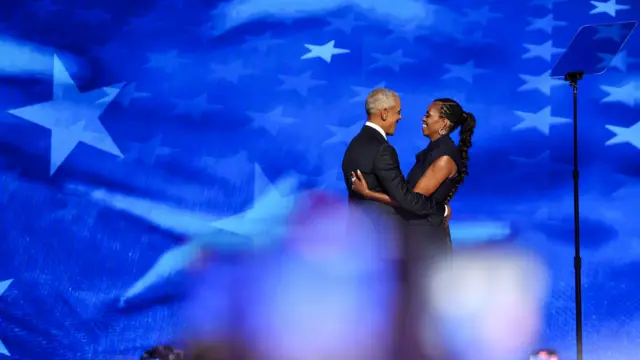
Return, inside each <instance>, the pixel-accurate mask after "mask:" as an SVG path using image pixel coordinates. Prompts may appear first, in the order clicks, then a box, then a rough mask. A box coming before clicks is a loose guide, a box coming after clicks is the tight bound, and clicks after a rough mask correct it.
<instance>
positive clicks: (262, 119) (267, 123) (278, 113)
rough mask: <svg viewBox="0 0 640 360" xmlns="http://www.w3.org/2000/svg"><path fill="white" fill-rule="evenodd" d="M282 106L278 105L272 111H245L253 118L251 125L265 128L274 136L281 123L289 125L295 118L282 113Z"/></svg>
mask: <svg viewBox="0 0 640 360" xmlns="http://www.w3.org/2000/svg"><path fill="white" fill-rule="evenodd" d="M283 112H284V107H282V106H278V107H277V108H275V109H273V110H272V111H270V112H268V113H265V114H261V113H256V112H251V111H249V112H247V114H248V115H249V116H251V117H252V118H253V119H254V122H253V126H254V127H261V128H263V129H266V130H267V131H268V132H269V133H270V134H271V135H273V136H276V135H277V134H278V131H279V130H280V127H281V126H282V125H289V124H292V123H294V122H295V121H296V120H295V119H293V118H290V117H286V116H284V115H283Z"/></svg>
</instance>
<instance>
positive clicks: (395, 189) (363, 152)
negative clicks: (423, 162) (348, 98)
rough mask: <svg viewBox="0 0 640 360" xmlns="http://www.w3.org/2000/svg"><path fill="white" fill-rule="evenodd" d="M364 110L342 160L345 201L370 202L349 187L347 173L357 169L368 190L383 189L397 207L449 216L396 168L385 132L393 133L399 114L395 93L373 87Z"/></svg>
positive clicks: (446, 209)
mask: <svg viewBox="0 0 640 360" xmlns="http://www.w3.org/2000/svg"><path fill="white" fill-rule="evenodd" d="M365 110H366V112H367V122H366V123H365V125H364V127H363V128H362V130H361V131H360V132H359V133H358V135H356V136H355V137H354V138H353V140H351V143H349V146H348V147H347V150H346V151H345V153H344V158H343V160H342V172H343V174H344V179H345V185H346V186H347V191H348V192H349V201H350V202H355V203H358V202H359V203H364V202H369V203H370V202H371V201H369V200H367V199H365V198H363V197H362V196H360V195H359V194H358V193H357V192H355V191H354V190H353V189H352V188H351V185H352V182H353V181H352V180H351V173H352V172H355V171H356V170H360V172H361V173H362V175H363V176H364V178H365V180H366V181H367V184H368V185H369V188H370V189H371V190H373V191H377V192H383V193H386V194H387V195H389V197H390V198H391V199H392V200H393V201H395V202H396V204H397V205H398V206H399V207H401V208H403V209H405V210H408V211H410V212H412V213H415V214H418V215H422V216H429V217H432V220H434V221H435V222H441V221H442V220H444V218H445V217H448V216H450V214H451V209H450V208H449V206H447V205H443V204H437V203H435V202H434V201H433V200H432V199H430V198H429V197H427V196H424V195H422V194H419V193H416V192H413V191H412V190H411V189H410V188H409V187H408V186H407V184H406V182H405V178H404V175H403V174H402V171H401V170H400V162H399V160H398V153H397V152H396V150H395V149H394V148H393V146H391V144H389V143H388V142H387V136H392V135H393V134H394V133H395V131H396V124H397V123H398V121H400V119H401V118H402V115H401V103H400V98H399V97H398V94H396V93H395V92H394V91H392V90H388V89H375V90H373V91H372V92H371V93H370V94H369V96H367V100H366V101H365ZM378 208H379V209H382V210H383V211H385V212H388V211H389V210H391V209H390V207H389V206H386V205H383V204H380V206H379V207H378Z"/></svg>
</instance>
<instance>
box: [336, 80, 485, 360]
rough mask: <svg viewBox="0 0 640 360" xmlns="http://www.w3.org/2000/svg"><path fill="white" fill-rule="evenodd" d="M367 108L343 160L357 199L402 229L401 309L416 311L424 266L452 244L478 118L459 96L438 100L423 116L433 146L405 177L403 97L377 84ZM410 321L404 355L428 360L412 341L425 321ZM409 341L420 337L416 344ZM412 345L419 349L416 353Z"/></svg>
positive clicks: (352, 201)
mask: <svg viewBox="0 0 640 360" xmlns="http://www.w3.org/2000/svg"><path fill="white" fill-rule="evenodd" d="M365 110H366V112H367V122H366V123H365V125H364V126H363V128H362V130H361V131H360V133H358V134H357V135H356V136H355V137H354V138H353V140H351V143H350V144H349V146H348V147H347V150H346V152H345V154H344V159H343V161H342V171H343V174H344V180H345V184H346V186H347V189H348V192H349V203H350V204H357V205H359V206H361V207H362V208H363V209H370V210H371V211H372V212H378V213H380V214H381V216H385V217H388V218H389V219H391V221H393V222H394V224H395V225H397V227H398V230H400V234H398V235H399V240H400V241H399V242H398V243H397V244H394V246H395V247H399V249H398V250H399V255H400V260H401V261H400V262H399V264H401V267H400V269H399V275H400V276H401V278H402V284H403V286H402V288H404V291H402V293H403V294H401V299H402V301H401V302H402V304H400V306H401V307H402V308H406V309H403V310H402V311H401V312H404V311H408V312H412V313H414V314H415V311H419V312H420V310H418V309H416V308H415V306H414V305H416V301H417V299H413V300H412V298H415V297H416V296H418V295H417V293H416V292H420V288H421V286H420V285H418V283H419V282H420V281H421V279H422V278H423V277H424V272H423V270H424V266H425V265H427V266H428V264H430V263H431V262H432V261H433V260H435V259H437V258H439V257H440V256H442V255H444V254H447V253H449V252H450V251H451V248H452V245H451V236H450V232H449V226H448V220H449V218H450V217H451V208H450V207H449V205H448V204H449V201H450V200H451V198H452V197H453V196H454V195H455V193H456V191H457V190H458V187H459V186H460V184H461V183H462V182H463V180H464V178H465V177H466V176H467V174H468V172H467V162H468V159H469V156H468V152H469V148H470V147H471V137H472V135H473V132H474V129H475V125H476V120H475V117H474V116H473V115H472V114H471V113H468V112H465V111H464V110H463V109H462V107H461V106H460V104H458V103H457V102H456V101H454V100H452V99H446V98H443V99H436V100H434V101H433V102H432V103H431V104H430V105H429V106H428V108H427V111H426V114H425V115H424V116H423V118H422V134H423V135H424V136H425V137H427V138H429V140H430V142H429V145H428V146H427V147H426V148H425V149H424V150H422V151H420V152H419V153H418V154H417V155H416V162H415V164H414V165H413V168H412V169H411V171H410V172H409V174H408V176H407V178H406V179H405V177H404V175H403V174H402V171H401V170H400V163H399V160H398V154H397V152H396V150H395V149H394V148H393V146H391V145H390V144H389V143H388V141H387V136H391V135H393V134H394V133H395V129H396V124H397V123H398V121H400V119H401V118H402V115H401V110H402V104H401V102H400V98H399V97H398V94H397V93H395V92H394V91H392V90H388V89H375V90H373V91H372V92H371V93H370V94H369V95H368V97H367V100H366V102H365ZM457 129H460V139H459V141H458V144H457V145H456V144H455V142H454V141H453V139H451V137H450V136H449V134H450V133H451V132H453V131H455V130H457ZM371 215H373V213H372V214H371ZM371 220H372V221H373V222H378V221H377V219H371ZM383 222H384V221H380V223H383ZM405 301H409V302H408V303H407V302H405ZM417 302H418V303H419V301H417ZM407 316H408V317H411V315H409V313H405V314H404V315H401V317H407ZM406 321H407V320H406V319H405V320H404V321H401V322H402V323H404V325H401V327H402V329H399V330H400V331H401V332H403V333H405V334H404V335H401V337H402V339H398V340H399V342H400V343H404V344H405V345H407V346H403V345H401V344H400V343H396V346H400V347H402V348H403V349H402V350H400V349H397V350H400V352H401V353H403V354H404V355H402V357H401V358H403V359H424V358H425V357H424V356H420V355H418V354H415V353H414V351H418V352H423V351H419V350H418V349H415V338H414V341H411V339H410V338H411V337H413V336H415V335H416V334H414V335H413V336H411V335H410V334H406V331H407V330H408V329H409V328H415V327H414V326H415V325H417V324H414V326H412V325H410V324H407V323H406ZM407 326H408V327H407ZM409 332H412V331H411V330H409ZM406 341H410V342H414V346H412V345H408V344H407V343H406ZM412 347H413V348H414V351H410V349H409V348H412ZM423 350H424V349H423ZM407 351H408V352H409V353H413V354H407Z"/></svg>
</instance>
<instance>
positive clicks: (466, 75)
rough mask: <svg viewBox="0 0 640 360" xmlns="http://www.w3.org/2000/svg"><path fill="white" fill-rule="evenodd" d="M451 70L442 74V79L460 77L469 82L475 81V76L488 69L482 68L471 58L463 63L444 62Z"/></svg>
mask: <svg viewBox="0 0 640 360" xmlns="http://www.w3.org/2000/svg"><path fill="white" fill-rule="evenodd" d="M444 67H446V68H447V69H449V72H448V73H446V74H444V75H442V79H449V78H454V77H459V78H461V79H463V80H466V81H467V82H469V83H472V82H473V77H474V76H475V75H478V74H482V73H486V72H487V71H488V70H486V69H480V68H477V67H476V66H475V61H473V60H471V61H468V62H466V63H464V64H462V65H453V64H444Z"/></svg>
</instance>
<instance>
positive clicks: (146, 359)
mask: <svg viewBox="0 0 640 360" xmlns="http://www.w3.org/2000/svg"><path fill="white" fill-rule="evenodd" d="M151 359H157V360H185V359H186V357H185V356H184V352H183V351H181V350H176V349H174V348H173V347H172V346H169V345H162V346H154V347H153V348H151V349H150V350H147V351H145V352H144V354H143V355H142V357H140V360H151Z"/></svg>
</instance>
